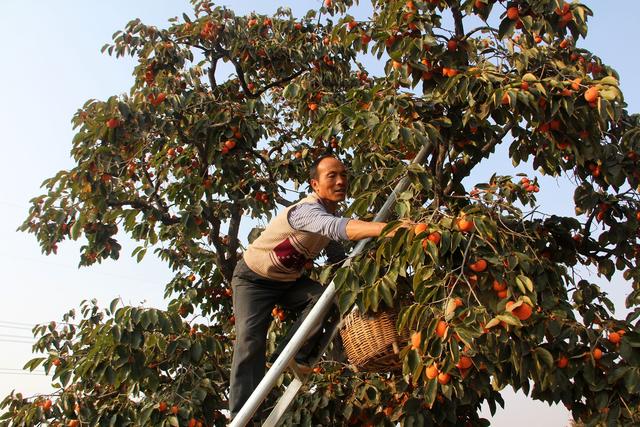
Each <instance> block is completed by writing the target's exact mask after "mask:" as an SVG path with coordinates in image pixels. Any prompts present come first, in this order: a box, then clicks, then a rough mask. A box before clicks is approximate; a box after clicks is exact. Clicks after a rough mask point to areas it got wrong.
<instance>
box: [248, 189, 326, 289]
mask: <svg viewBox="0 0 640 427" xmlns="http://www.w3.org/2000/svg"><path fill="white" fill-rule="evenodd" d="M301 203H320V201H319V200H318V197H317V196H316V195H315V194H311V195H309V196H307V197H305V198H304V199H302V200H300V201H299V202H297V203H295V204H293V205H291V206H289V207H287V208H285V209H284V210H283V211H282V212H280V213H279V214H278V215H277V216H276V217H275V218H273V219H272V220H271V222H270V223H269V225H267V228H266V229H265V230H264V231H263V232H262V234H260V236H259V237H258V238H257V239H256V240H254V241H253V243H251V244H250V245H249V247H248V248H247V250H246V251H245V252H244V256H243V258H244V262H245V263H246V264H247V266H248V267H249V268H250V269H251V270H253V271H254V272H255V273H256V274H259V275H260V276H262V277H265V278H267V279H271V280H277V281H282V282H292V281H294V280H297V279H298V278H299V277H300V276H301V275H302V270H303V268H304V265H305V263H306V262H307V261H308V260H313V259H314V258H315V257H317V256H318V254H320V251H322V250H323V249H324V248H325V247H326V246H327V245H328V244H329V241H330V239H329V238H328V237H325V236H322V235H320V234H317V233H310V232H308V231H300V230H295V229H294V228H293V227H291V226H290V225H289V220H288V219H287V217H288V215H289V211H290V210H291V209H292V208H293V207H294V206H296V205H298V204H301Z"/></svg>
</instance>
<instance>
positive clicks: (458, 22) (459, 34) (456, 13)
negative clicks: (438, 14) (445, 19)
mask: <svg viewBox="0 0 640 427" xmlns="http://www.w3.org/2000/svg"><path fill="white" fill-rule="evenodd" d="M451 13H452V14H453V21H454V22H455V29H456V38H458V39H462V38H463V37H464V26H463V25H462V12H461V11H460V5H459V4H455V5H452V6H451Z"/></svg>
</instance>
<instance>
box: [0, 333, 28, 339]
mask: <svg viewBox="0 0 640 427" xmlns="http://www.w3.org/2000/svg"><path fill="white" fill-rule="evenodd" d="M0 337H2V338H24V339H26V340H30V339H33V337H27V336H24V335H10V334H0Z"/></svg>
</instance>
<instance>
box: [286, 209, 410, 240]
mask: <svg viewBox="0 0 640 427" xmlns="http://www.w3.org/2000/svg"><path fill="white" fill-rule="evenodd" d="M288 221H289V225H291V226H292V227H293V228H295V229H296V230H303V231H309V232H311V233H318V234H321V235H323V236H326V237H328V238H330V239H331V240H362V239H366V238H368V237H378V236H379V235H380V233H381V232H382V229H383V228H384V227H385V226H386V225H387V223H386V222H373V221H361V220H358V219H349V218H340V217H337V216H334V215H331V214H330V213H328V212H327V211H326V210H325V209H324V207H322V205H320V204H316V203H305V204H302V205H298V206H295V207H294V208H293V209H291V210H290V211H289V217H288ZM407 224H409V223H408V222H407ZM407 224H404V223H403V224H401V225H400V226H401V227H408V226H409V225H407ZM394 234H395V230H393V231H390V232H389V233H388V234H387V237H393V235H394Z"/></svg>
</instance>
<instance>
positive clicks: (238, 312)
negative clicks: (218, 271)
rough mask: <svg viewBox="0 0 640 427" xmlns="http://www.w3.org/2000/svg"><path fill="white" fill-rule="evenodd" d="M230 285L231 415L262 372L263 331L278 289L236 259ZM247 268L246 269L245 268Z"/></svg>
mask: <svg viewBox="0 0 640 427" xmlns="http://www.w3.org/2000/svg"><path fill="white" fill-rule="evenodd" d="M238 264H239V266H238V268H237V269H236V272H234V276H233V279H232V281H231V285H232V288H233V311H234V315H235V317H236V323H235V328H236V341H235V345H234V351H233V361H232V363H231V378H230V396H229V411H230V412H231V416H232V417H234V416H235V415H236V414H237V413H238V412H239V411H240V409H241V408H242V405H244V403H245V402H246V401H247V399H249V396H251V393H252V392H253V390H255V388H256V387H257V386H258V384H259V383H260V380H261V379H262V377H263V376H264V373H265V352H266V341H267V331H268V329H269V324H270V322H271V309H272V308H273V306H274V305H275V303H276V301H277V300H278V296H279V295H280V292H281V289H279V288H278V287H275V286H270V285H269V284H267V283H264V280H260V279H258V280H257V281H258V282H262V283H256V281H254V280H252V279H254V278H257V277H259V276H257V277H254V276H256V275H255V273H253V272H251V271H250V270H248V268H247V267H246V266H245V265H244V262H242V261H241V262H239V263H238ZM247 270H248V271H247Z"/></svg>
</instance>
